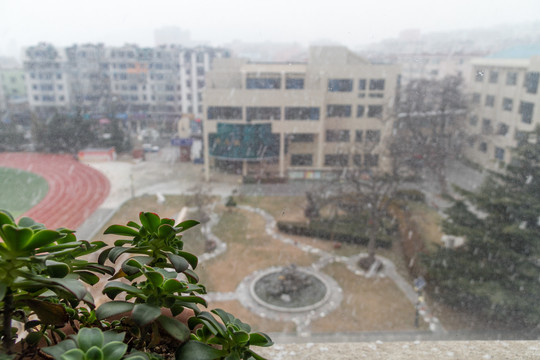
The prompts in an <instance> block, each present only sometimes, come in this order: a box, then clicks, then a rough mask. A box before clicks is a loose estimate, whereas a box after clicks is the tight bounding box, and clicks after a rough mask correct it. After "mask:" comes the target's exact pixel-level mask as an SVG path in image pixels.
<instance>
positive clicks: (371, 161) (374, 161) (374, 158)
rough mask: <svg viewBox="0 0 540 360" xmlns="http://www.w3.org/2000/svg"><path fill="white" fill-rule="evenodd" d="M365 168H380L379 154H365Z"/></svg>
mask: <svg viewBox="0 0 540 360" xmlns="http://www.w3.org/2000/svg"><path fill="white" fill-rule="evenodd" d="M364 166H367V167H375V166H379V155H378V154H364Z"/></svg>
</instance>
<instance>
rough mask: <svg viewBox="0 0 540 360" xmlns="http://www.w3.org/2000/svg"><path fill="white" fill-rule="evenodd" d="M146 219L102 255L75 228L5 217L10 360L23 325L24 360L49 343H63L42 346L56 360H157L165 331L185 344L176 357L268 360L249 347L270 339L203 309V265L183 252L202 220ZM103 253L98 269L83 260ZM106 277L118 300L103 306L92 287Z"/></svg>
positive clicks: (1, 281)
mask: <svg viewBox="0 0 540 360" xmlns="http://www.w3.org/2000/svg"><path fill="white" fill-rule="evenodd" d="M139 220H140V224H137V223H135V222H132V221H130V222H129V223H128V224H127V225H126V226H123V225H113V226H110V227H109V228H108V229H107V230H106V231H105V234H114V235H118V236H122V237H123V238H122V239H118V240H116V241H115V242H114V246H112V247H109V248H104V247H105V246H106V245H105V243H103V242H101V241H97V242H88V241H81V240H77V239H76V238H75V235H74V232H73V231H71V230H68V229H57V230H49V229H46V228H45V227H44V226H43V225H42V224H39V223H36V222H34V221H33V220H31V219H29V218H22V219H21V220H20V221H19V222H18V223H17V224H16V223H15V220H14V219H13V217H12V216H11V215H10V214H9V213H7V212H4V211H0V237H1V239H2V242H0V306H1V308H0V314H2V324H3V327H2V329H1V330H2V332H1V335H2V340H3V343H2V347H3V349H1V350H2V352H5V353H7V355H6V356H8V358H9V356H11V354H13V351H12V350H13V349H12V348H13V342H14V341H13V340H14V335H15V331H13V330H14V329H12V328H11V326H6V324H9V325H10V324H11V320H12V319H16V320H20V321H23V322H24V325H25V330H27V331H28V332H29V334H28V335H27V336H26V338H25V339H24V344H25V347H23V350H22V353H21V354H20V356H22V357H24V356H27V355H29V354H33V353H35V351H36V349H37V348H38V347H39V346H40V345H41V344H40V343H42V340H44V341H45V342H46V343H47V344H48V345H52V344H53V343H54V344H55V345H54V346H49V347H47V348H44V349H43V351H44V352H45V353H47V354H49V355H51V356H53V357H54V358H55V359H61V360H85V359H88V360H90V359H98V360H99V359H103V360H105V359H106V360H115V359H118V360H120V359H131V360H142V359H158V358H159V356H158V355H156V354H153V353H151V352H150V351H152V349H153V348H154V347H155V346H157V345H159V344H160V342H161V340H162V339H163V335H164V334H167V335H168V336H169V337H170V338H172V339H174V340H176V341H178V342H179V343H180V344H182V346H181V347H180V348H179V350H178V352H177V354H176V356H177V358H184V359H185V358H190V359H217V358H226V359H261V357H260V356H259V355H257V354H256V353H254V352H253V351H252V350H250V349H249V346H250V345H255V346H270V345H271V344H272V342H271V340H270V338H268V336H267V335H265V334H262V333H250V331H251V328H250V327H249V325H247V324H245V323H243V322H241V321H240V320H238V319H236V318H235V317H234V316H232V315H231V314H228V313H226V312H224V311H223V310H219V309H217V310H213V311H212V312H213V313H214V314H216V315H217V316H218V317H219V318H220V320H221V322H219V321H217V320H216V319H215V318H214V317H213V315H212V314H211V313H209V312H204V311H203V312H201V311H200V309H199V305H203V306H205V307H206V306H207V303H206V301H205V300H204V298H202V297H201V296H200V295H201V294H205V293H206V289H205V287H204V286H203V285H201V284H199V279H198V277H197V275H196V274H195V272H194V270H195V268H196V267H197V263H198V259H197V257H196V256H195V255H193V254H191V253H189V252H186V251H184V250H183V247H184V243H183V241H182V232H183V231H185V230H187V229H189V228H191V227H193V226H195V225H197V224H198V222H196V221H193V220H188V221H184V222H181V223H179V224H176V225H175V222H174V220H172V219H167V218H163V219H162V218H160V217H159V216H158V215H157V214H154V213H149V212H141V213H140V215H139ZM126 237H127V238H126ZM95 251H100V253H99V256H98V262H97V263H93V262H89V261H86V260H84V259H83V258H81V257H82V256H84V255H88V254H91V253H93V252H95ZM124 254H128V255H129V256H123V257H121V256H122V255H124ZM107 261H110V262H111V263H112V264H114V265H115V266H116V267H117V268H116V269H115V268H114V267H111V266H108V265H106V264H105V263H106V262H107ZM99 274H102V275H103V274H107V275H112V277H111V278H110V279H109V280H108V281H107V283H106V284H105V286H104V287H103V294H105V295H107V296H108V297H109V298H110V299H111V301H109V302H106V303H104V304H102V305H101V306H99V308H97V309H95V306H94V301H93V299H92V296H91V295H90V293H89V292H88V290H87V288H86V287H85V285H84V283H86V284H88V285H95V284H96V283H98V281H100V277H99V276H98V275H99ZM185 309H189V310H191V311H193V314H194V315H192V316H191V317H190V320H189V321H188V324H187V325H186V324H185V323H182V322H180V321H179V320H177V319H176V318H175V317H176V316H177V315H179V314H181V313H182V312H183V311H184V310H185ZM164 310H167V311H168V312H170V315H172V316H170V315H169V314H168V312H167V311H164ZM30 315H35V316H36V317H37V320H30V319H29V316H30ZM114 318H119V320H114ZM66 324H70V325H71V327H72V329H73V331H74V332H75V335H71V336H70V337H67V336H66V334H65V333H64V331H63V330H62V329H61V328H62V327H64V326H65V325H66ZM198 326H200V327H199V328H197V329H196V333H195V334H192V333H191V331H192V330H194V329H195V327H198ZM102 330H108V331H102ZM194 331H195V330H194ZM190 338H191V340H190ZM58 340H60V342H59V343H58ZM130 350H132V351H130ZM129 351H130V352H129ZM2 352H0V353H2ZM128 352H129V354H128Z"/></svg>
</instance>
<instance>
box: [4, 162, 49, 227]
mask: <svg viewBox="0 0 540 360" xmlns="http://www.w3.org/2000/svg"><path fill="white" fill-rule="evenodd" d="M48 191H49V184H48V183H47V180H45V179H44V178H42V177H41V176H39V175H36V174H33V173H31V172H28V171H24V170H19V169H12V168H5V167H0V209H3V210H7V211H9V212H10V213H11V214H12V215H13V216H14V217H15V218H17V217H19V216H21V215H22V214H24V213H25V212H26V211H28V210H30V209H31V208H32V207H33V206H35V205H37V204H38V203H39V202H40V201H41V199H43V198H44V197H45V195H47V192H48Z"/></svg>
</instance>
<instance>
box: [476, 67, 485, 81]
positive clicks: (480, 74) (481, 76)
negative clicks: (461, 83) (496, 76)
mask: <svg viewBox="0 0 540 360" xmlns="http://www.w3.org/2000/svg"><path fill="white" fill-rule="evenodd" d="M475 80H476V81H477V82H482V81H484V70H482V69H477V70H476V75H475Z"/></svg>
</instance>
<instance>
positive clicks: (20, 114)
mask: <svg viewBox="0 0 540 360" xmlns="http://www.w3.org/2000/svg"><path fill="white" fill-rule="evenodd" d="M28 116H29V113H28V100H27V96H26V78H25V74H24V70H23V68H22V67H21V65H20V64H19V63H18V62H17V61H16V60H15V59H12V58H0V121H2V122H4V123H9V122H11V121H16V122H17V121H18V120H22V119H23V118H24V120H29V119H28Z"/></svg>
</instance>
